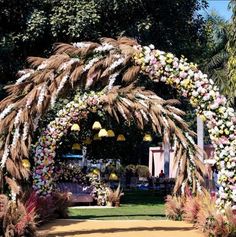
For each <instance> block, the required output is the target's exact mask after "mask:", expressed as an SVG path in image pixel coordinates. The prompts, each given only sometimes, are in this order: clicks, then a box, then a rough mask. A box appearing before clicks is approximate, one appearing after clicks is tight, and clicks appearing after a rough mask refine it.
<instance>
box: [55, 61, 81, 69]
mask: <svg viewBox="0 0 236 237" xmlns="http://www.w3.org/2000/svg"><path fill="white" fill-rule="evenodd" d="M79 61H80V59H79V58H72V59H70V60H69V61H68V62H65V63H62V64H61V66H60V67H59V68H58V71H61V70H65V69H66V68H67V67H68V66H70V65H72V64H73V63H75V62H79Z"/></svg>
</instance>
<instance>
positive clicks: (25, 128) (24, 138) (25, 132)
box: [22, 122, 29, 141]
mask: <svg viewBox="0 0 236 237" xmlns="http://www.w3.org/2000/svg"><path fill="white" fill-rule="evenodd" d="M28 133H29V124H28V122H25V123H24V128H23V135H22V139H23V141H26V139H27V137H28Z"/></svg>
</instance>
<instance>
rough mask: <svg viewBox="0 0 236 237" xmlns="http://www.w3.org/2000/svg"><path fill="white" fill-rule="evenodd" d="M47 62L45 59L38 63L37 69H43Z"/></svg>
mask: <svg viewBox="0 0 236 237" xmlns="http://www.w3.org/2000/svg"><path fill="white" fill-rule="evenodd" d="M47 65H48V63H47V60H45V61H43V63H42V64H40V65H39V66H38V67H37V70H42V69H45V68H46V67H47Z"/></svg>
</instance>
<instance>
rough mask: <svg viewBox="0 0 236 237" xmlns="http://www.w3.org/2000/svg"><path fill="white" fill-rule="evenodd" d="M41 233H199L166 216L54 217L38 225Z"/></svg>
mask: <svg viewBox="0 0 236 237" xmlns="http://www.w3.org/2000/svg"><path fill="white" fill-rule="evenodd" d="M40 236H42V237H45V236H48V237H52V236H54V237H60V236H63V237H72V236H73V237H75V236H79V237H134V236H135V237H147V236H150V237H160V236H161V237H185V236H186V237H203V236H204V235H203V234H202V233H201V232H200V231H198V230H196V229H194V228H193V227H192V225H191V224H189V223H186V222H182V221H169V220H116V221H114V220H69V219H66V220H62V219H60V220H55V221H53V222H51V223H49V224H46V225H44V226H43V227H41V228H40Z"/></svg>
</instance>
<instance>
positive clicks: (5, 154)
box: [1, 146, 10, 169]
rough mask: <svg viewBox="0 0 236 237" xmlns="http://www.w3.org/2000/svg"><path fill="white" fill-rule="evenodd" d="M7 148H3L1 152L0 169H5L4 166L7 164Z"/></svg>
mask: <svg viewBox="0 0 236 237" xmlns="http://www.w3.org/2000/svg"><path fill="white" fill-rule="evenodd" d="M9 152H10V150H9V147H8V146H5V149H4V152H3V156H2V160H1V169H3V168H4V167H5V164H6V162H7V158H8V155H9Z"/></svg>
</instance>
